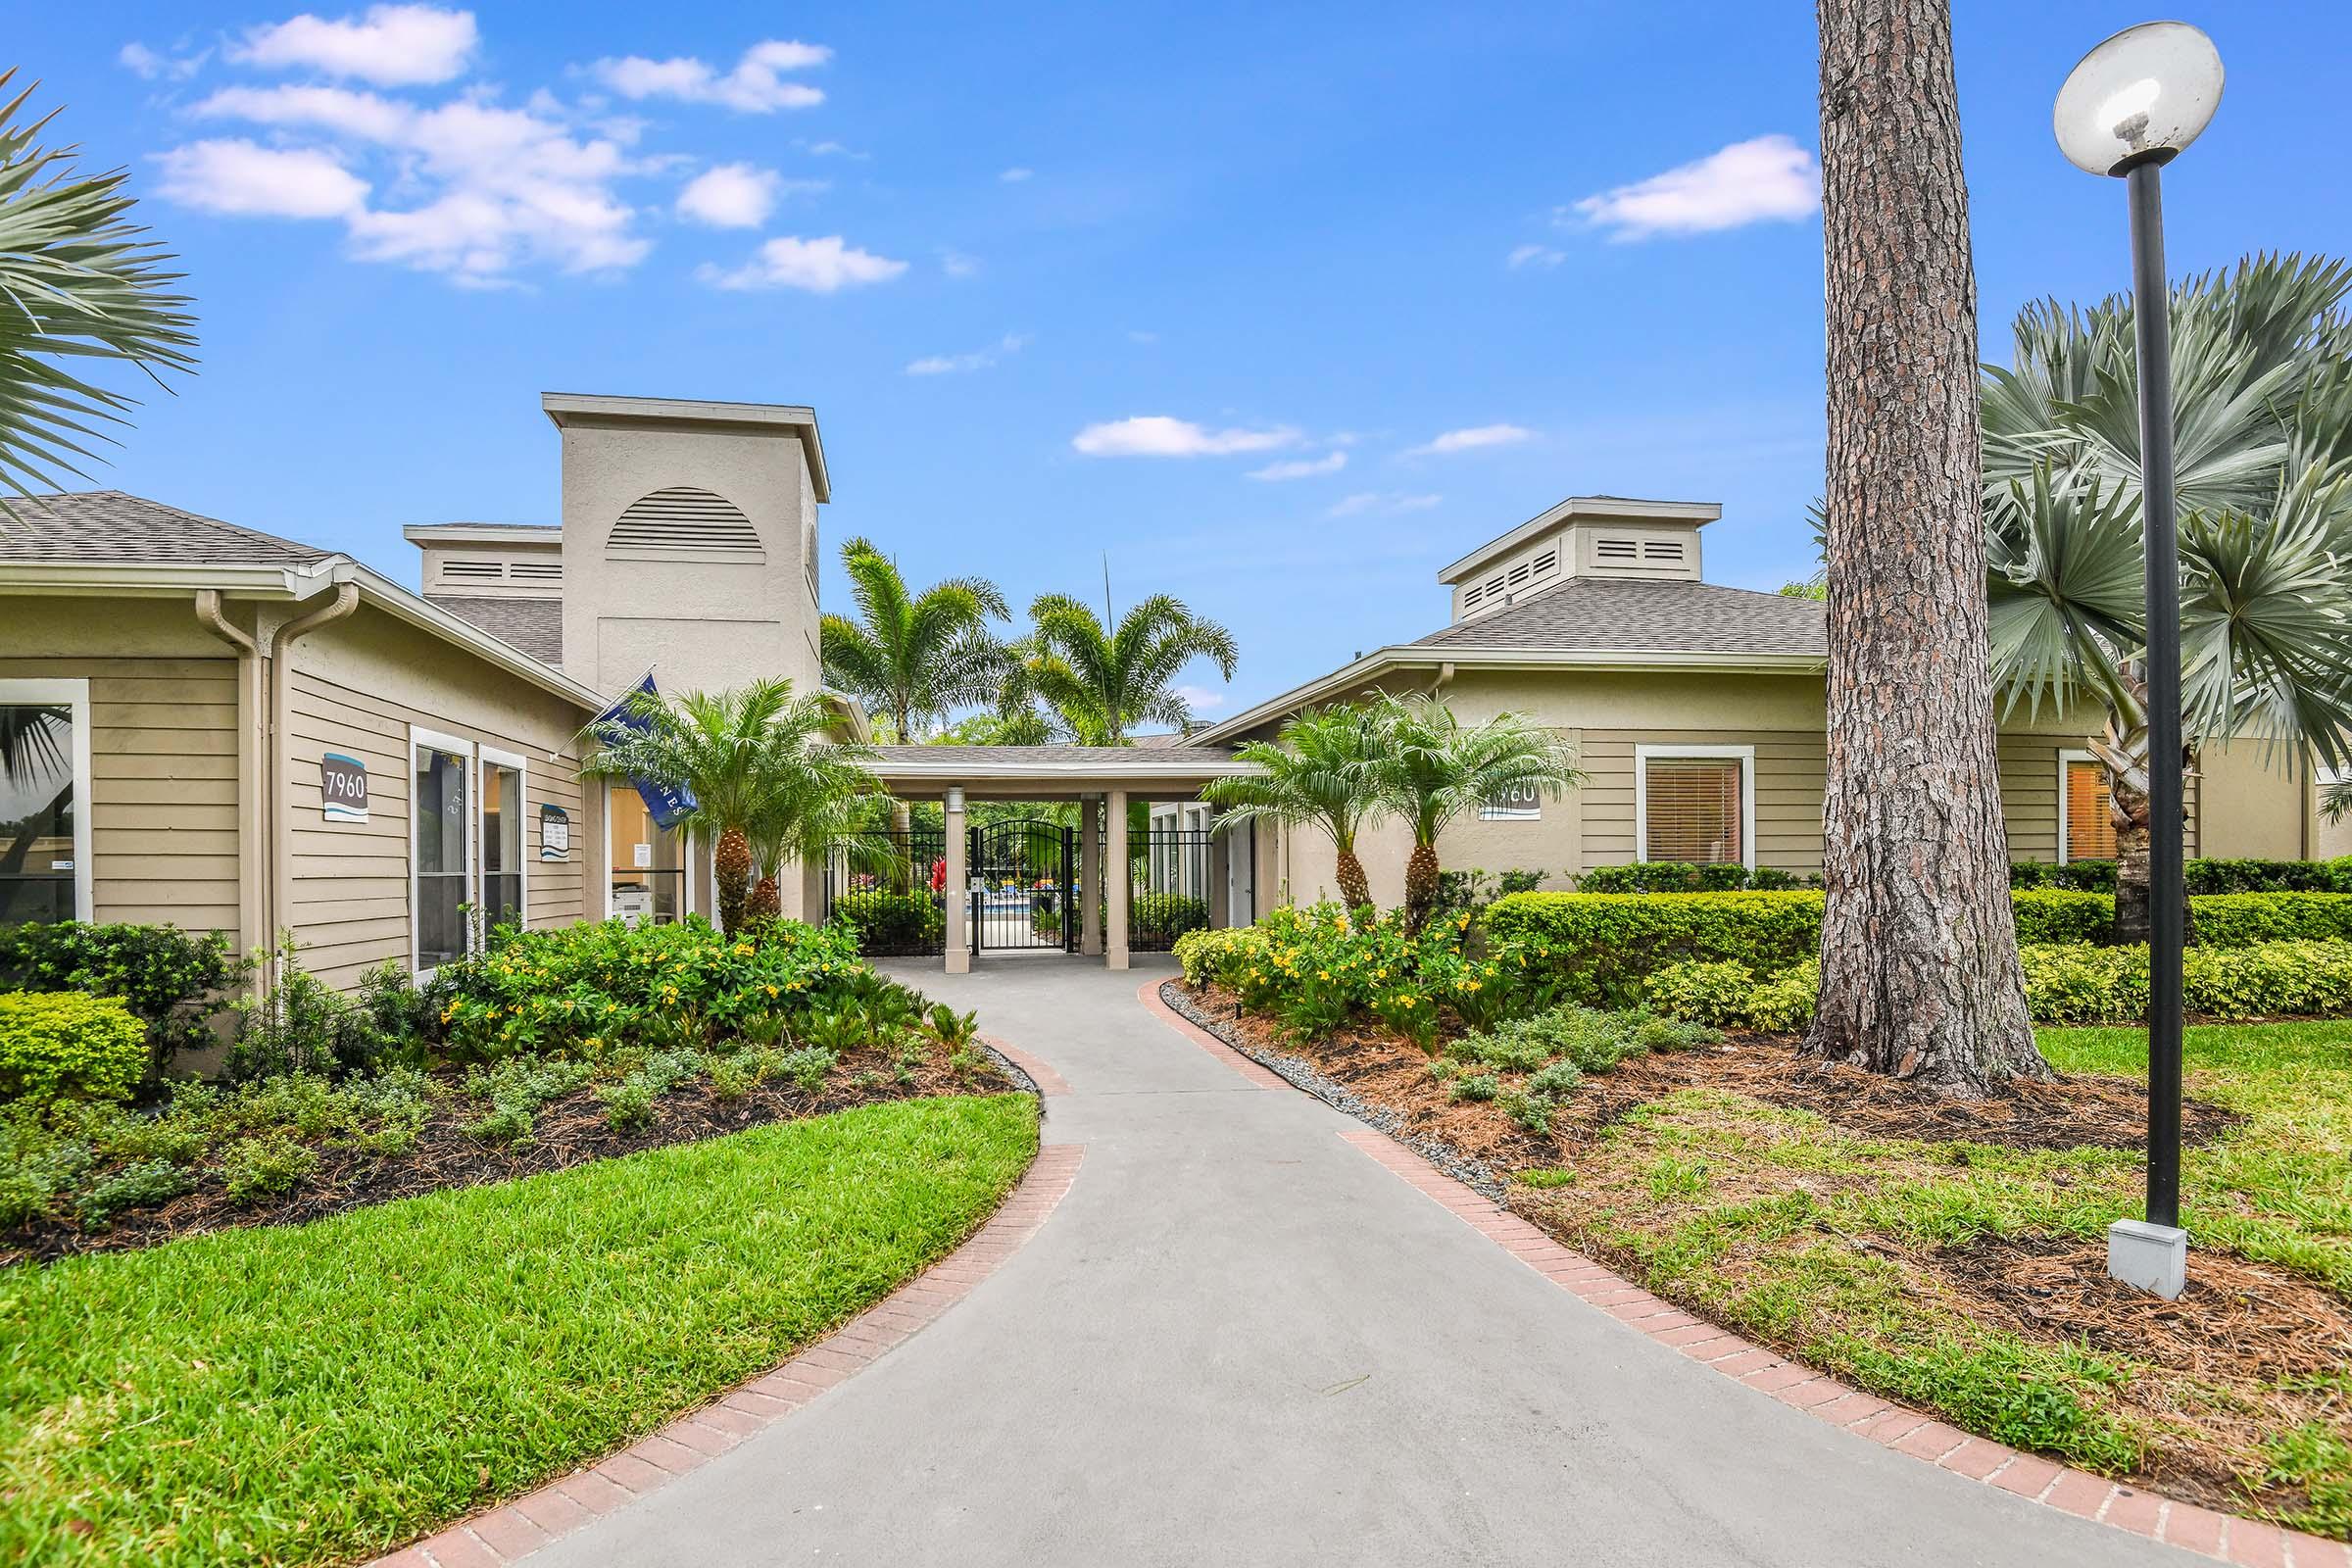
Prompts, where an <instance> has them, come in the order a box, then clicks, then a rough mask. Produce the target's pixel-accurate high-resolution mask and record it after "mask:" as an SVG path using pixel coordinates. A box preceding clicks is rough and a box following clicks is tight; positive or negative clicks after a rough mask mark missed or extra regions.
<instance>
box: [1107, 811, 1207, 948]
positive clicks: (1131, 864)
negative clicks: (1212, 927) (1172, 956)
mask: <svg viewBox="0 0 2352 1568" xmlns="http://www.w3.org/2000/svg"><path fill="white" fill-rule="evenodd" d="M1211 838H1212V835H1211V834H1210V833H1209V832H1208V831H1207V830H1206V829H1204V828H1153V829H1152V830H1151V831H1149V832H1147V833H1143V834H1140V835H1137V836H1136V837H1134V838H1131V839H1130V840H1129V841H1128V848H1127V854H1128V867H1127V869H1128V879H1127V881H1128V890H1129V891H1128V895H1127V947H1128V949H1129V951H1131V952H1134V953H1165V952H1167V951H1168V950H1169V949H1171V948H1173V947H1174V946H1176V939H1177V938H1178V937H1180V936H1182V935H1184V934H1185V933H1186V932H1187V931H1197V930H1199V929H1201V927H1202V926H1205V925H1207V924H1208V908H1209V900H1210V899H1212V898H1215V897H1216V896H1217V895H1218V893H1219V892H1220V891H1221V890H1219V889H1217V888H1215V887H1213V886H1212V885H1211V884H1210V880H1209V877H1210V872H1211V870H1212V868H1213V866H1214V864H1215V862H1214V860H1213V858H1211V856H1210V854H1209V846H1210V842H1211Z"/></svg>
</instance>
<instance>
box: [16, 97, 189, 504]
mask: <svg viewBox="0 0 2352 1568" xmlns="http://www.w3.org/2000/svg"><path fill="white" fill-rule="evenodd" d="M15 76H16V72H15V71H13V70H11V71H7V72H0V87H5V86H6V85H7V84H8V83H9V82H10V81H11V80H13V79H14V78H15ZM31 95H32V90H31V89H30V88H26V89H25V91H24V92H21V93H19V94H18V95H17V96H16V97H15V98H13V99H10V100H9V101H8V102H7V104H6V105H4V106H0V489H5V490H12V491H14V492H16V493H17V494H18V495H21V496H30V495H31V494H32V493H33V488H34V487H35V486H37V487H39V488H40V489H42V490H56V489H59V488H61V487H62V486H61V484H60V481H59V480H58V478H57V477H56V471H57V470H63V471H64V472H66V473H72V474H76V475H79V474H81V471H82V470H81V469H80V468H79V467H77V466H75V463H76V460H94V459H95V454H93V453H92V452H91V451H90V449H89V448H88V447H87V446H84V445H82V444H81V443H82V442H83V441H84V440H102V441H103V440H111V439H112V437H110V436H107V435H105V434H104V433H103V432H102V431H101V430H99V429H96V428H94V427H93V424H92V421H101V422H106V423H116V424H121V423H124V422H126V421H125V415H126V413H127V411H128V410H129V409H130V408H131V407H132V405H133V402H134V400H133V399H131V398H128V397H125V396H123V394H121V393H119V392H110V391H108V390H106V389H105V388H103V387H100V386H97V385H94V384H93V383H91V382H89V381H85V380H83V379H82V378H81V377H79V376H77V375H73V374H72V373H70V372H69V371H67V370H65V369H64V368H61V366H60V364H59V362H60V361H61V360H66V359H74V358H78V359H82V360H115V361H121V362H126V363H128V364H131V365H135V366H137V367H138V368H140V369H141V370H144V371H145V372H146V373H147V374H148V376H149V377H151V378H153V379H155V380H156V382H157V384H158V385H161V384H162V375H161V372H163V371H165V370H179V371H186V370H188V369H190V368H193V366H194V365H195V363H196V362H195V359H194V357H193V356H192V355H191V353H190V352H189V351H190V350H192V349H193V348H195V346H196V337H195V334H194V332H193V331H192V330H191V328H192V327H193V326H194V325H195V318H194V317H192V316H190V315H189V314H188V313H187V311H186V309H185V307H186V306H187V305H188V304H189V301H188V299H187V298H186V297H185V296H184V295H180V294H174V293H172V292H170V286H171V285H172V284H173V283H176V282H177V281H179V279H180V276H181V274H180V273H177V272H168V271H164V270H162V264H164V263H166V262H169V261H170V260H172V258H171V256H170V255H169V254H167V253H166V252H165V251H163V250H162V249H160V248H159V247H157V246H156V245H154V244H152V243H149V242H147V241H145V240H142V239H141V238H139V236H140V235H141V234H143V233H145V232H146V230H144V229H143V228H141V227H139V226H138V225H137V224H135V223H132V222H130V221H128V214H129V212H130V209H131V205H132V203H131V199H130V198H129V197H128V196H127V195H125V194H123V182H124V180H125V179H126V178H128V175H127V174H126V173H125V172H123V171H122V170H117V171H116V172H113V173H110V174H99V175H95V176H91V177H85V178H77V177H73V169H72V165H73V157H74V152H75V150H74V149H73V148H71V147H41V146H39V145H37V144H36V142H35V140H34V138H36V137H37V136H39V135H40V133H41V131H42V129H43V127H45V126H46V125H47V124H48V123H49V120H50V119H51V118H53V117H51V116H44V117H43V118H41V119H39V120H36V121H34V122H33V123H31V124H28V125H25V124H18V123H16V122H17V119H18V116H19V114H20V113H21V111H23V109H24V107H25V100H26V99H27V98H29V97H30V96H31ZM85 477H86V476H85ZM0 512H6V513H9V514H11V515H13V514H14V512H15V509H14V507H12V506H10V505H9V503H8V502H7V501H6V500H5V499H4V498H0Z"/></svg>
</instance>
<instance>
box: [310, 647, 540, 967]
mask: <svg viewBox="0 0 2352 1568" xmlns="http://www.w3.org/2000/svg"><path fill="white" fill-rule="evenodd" d="M292 684H293V692H292V697H291V701H290V705H289V712H288V717H287V729H288V735H287V743H288V749H289V750H290V751H291V752H292V753H293V755H294V757H295V759H296V760H295V761H294V763H293V766H292V776H291V778H290V779H289V784H290V786H291V787H290V789H289V791H288V795H289V803H290V808H289V818H290V824H291V826H290V832H291V844H292V853H293V857H294V858H293V866H292V869H293V880H294V893H293V901H294V902H293V911H292V914H291V917H290V921H289V923H290V924H292V926H293V927H294V930H295V935H296V938H297V940H298V941H299V942H300V943H301V944H302V950H303V951H302V964H303V967H304V968H306V969H308V970H309V971H310V972H311V973H313V974H315V975H318V976H319V978H321V979H323V980H324V981H326V982H327V983H328V984H329V985H333V986H336V987H338V988H341V989H344V990H349V989H352V988H353V987H356V986H357V985H358V984H359V979H360V976H361V974H362V973H363V972H364V971H366V970H367V969H368V968H369V967H371V966H373V965H375V964H378V963H381V962H383V961H384V960H385V959H386V958H392V959H396V960H398V961H399V962H400V964H401V965H402V966H403V967H404V968H405V967H406V966H407V965H408V963H409V958H410V955H409V940H410V935H409V855H410V845H409V795H410V789H411V777H410V771H409V730H410V726H411V725H412V724H414V725H417V726H419V727H422V728H425V729H431V730H435V731H438V732H440V733H443V734H450V735H457V736H462V737H466V738H468V739H471V740H473V741H474V742H475V743H476V744H477V745H488V746H491V747H495V748H498V749H500V750H503V751H507V752H512V753H514V754H515V755H516V756H519V757H522V758H524V759H526V760H527V763H528V766H527V768H526V774H527V778H526V783H525V786H524V795H525V802H524V807H525V811H524V835H523V843H524V854H525V857H526V861H525V863H526V866H527V870H526V879H525V887H526V890H527V893H526V897H527V923H528V924H530V925H531V926H533V927H546V926H558V925H568V924H570V923H571V922H573V921H575V920H578V919H580V918H581V917H582V914H583V912H584V909H583V900H582V896H581V893H582V867H583V865H584V864H585V860H586V848H585V844H584V839H585V834H584V832H583V822H582V812H581V801H580V786H579V779H578V775H577V771H576V769H577V762H576V760H573V759H572V758H570V757H564V758H562V759H560V760H558V761H556V762H550V761H548V760H546V752H545V749H544V747H534V746H532V745H530V744H528V743H526V742H523V741H519V740H517V739H515V737H513V736H510V735H502V734H498V733H494V732H492V731H488V730H483V729H479V728H475V727H471V726H467V725H466V724H462V723H459V722H457V721H455V720H453V719H451V718H448V717H446V716H443V715H438V714H433V713H427V712H425V711H421V710H419V709H415V708H410V707H408V706H406V705H405V704H402V703H398V702H394V701H392V700H390V699H387V698H383V697H377V696H373V695H370V694H368V693H366V692H360V691H355V690H353V689H351V688H350V687H348V686H344V685H340V684H338V683H336V682H334V681H332V680H329V679H326V678H325V677H323V676H320V675H319V674H317V673H315V672H313V671H310V670H303V669H297V670H296V671H295V672H294V676H293V683H292ZM330 751H332V752H341V753H343V754H344V755H345V756H348V757H356V758H358V759H360V760H362V761H363V762H365V763H367V764H368V820H367V821H365V822H329V821H327V820H325V818H324V816H323V814H322V810H321V803H320V800H319V756H320V754H321V753H324V752H330ZM559 770H560V771H559ZM472 787H473V786H472V783H471V781H470V780H469V781H468V789H469V790H470V789H471V788H472ZM542 802H553V803H554V804H555V805H557V806H560V807H562V808H564V810H566V811H568V812H569V813H570V814H571V821H572V849H571V857H570V858H569V859H568V860H562V861H547V860H541V859H539V858H538V855H539V807H540V805H541V803H542ZM479 838H480V835H479V833H478V832H477V833H476V834H475V839H476V842H475V844H474V846H473V852H474V855H475V857H476V859H477V863H478V858H479V856H480V852H481V846H480V843H479Z"/></svg>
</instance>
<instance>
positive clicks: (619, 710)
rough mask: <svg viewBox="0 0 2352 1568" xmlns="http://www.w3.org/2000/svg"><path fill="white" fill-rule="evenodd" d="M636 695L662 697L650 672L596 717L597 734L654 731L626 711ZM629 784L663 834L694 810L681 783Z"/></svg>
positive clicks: (691, 794) (640, 780) (690, 796)
mask: <svg viewBox="0 0 2352 1568" xmlns="http://www.w3.org/2000/svg"><path fill="white" fill-rule="evenodd" d="M639 692H645V693H648V694H649V695H651V696H655V697H659V696H661V695H662V693H661V691H660V689H659V688H657V687H656V686H655V685H654V672H653V671H652V670H650V669H649V670H647V671H646V672H645V679H643V680H641V681H639V682H638V683H637V684H636V686H635V687H634V688H633V689H632V690H631V691H630V692H629V695H628V697H623V698H622V699H621V700H620V701H619V702H617V703H614V704H613V706H612V707H611V708H608V709H606V710H605V711H604V712H602V713H601V714H599V715H598V716H597V720H596V728H597V729H598V731H599V732H602V731H603V730H605V729H606V728H607V727H608V726H611V727H614V728H618V729H626V730H634V731H636V732H637V733H638V734H640V735H642V734H644V733H645V732H646V731H648V730H649V729H651V728H653V726H652V724H650V723H649V722H647V721H646V719H645V718H644V717H642V716H641V715H639V714H636V713H632V712H630V711H629V699H630V698H633V697H635V696H636V695H637V693H639ZM629 782H630V783H632V784H634V785H636V786H637V795H638V798H639V799H640V800H642V801H644V802H645V809H647V810H648V811H651V812H652V813H653V816H654V824H655V825H656V826H657V827H660V828H662V829H663V830H664V831H666V830H667V829H670V828H673V827H676V826H677V825H678V823H679V822H680V821H681V820H683V819H684V818H685V817H686V816H687V815H688V814H689V813H691V812H692V811H693V810H694V809H695V805H696V802H695V799H694V791H692V790H690V789H688V788H687V787H686V786H685V785H683V784H679V785H676V786H674V787H673V786H670V785H664V784H657V783H655V782H654V781H653V780H651V779H644V778H631V779H630V780H629Z"/></svg>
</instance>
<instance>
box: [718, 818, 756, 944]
mask: <svg viewBox="0 0 2352 1568" xmlns="http://www.w3.org/2000/svg"><path fill="white" fill-rule="evenodd" d="M711 874H712V876H713V877H714V878H715V879H716V880H717V883H718V923H719V926H720V928H721V929H723V930H727V931H734V930H738V929H740V928H741V926H742V925H743V907H744V903H745V901H746V900H747V899H748V898H749V896H750V894H751V887H752V841H751V840H750V839H747V838H745V837H744V834H743V829H741V828H739V827H731V828H728V829H726V830H725V831H724V832H722V833H720V834H719V836H718V852H717V853H716V854H715V855H713V856H712V857H711Z"/></svg>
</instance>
